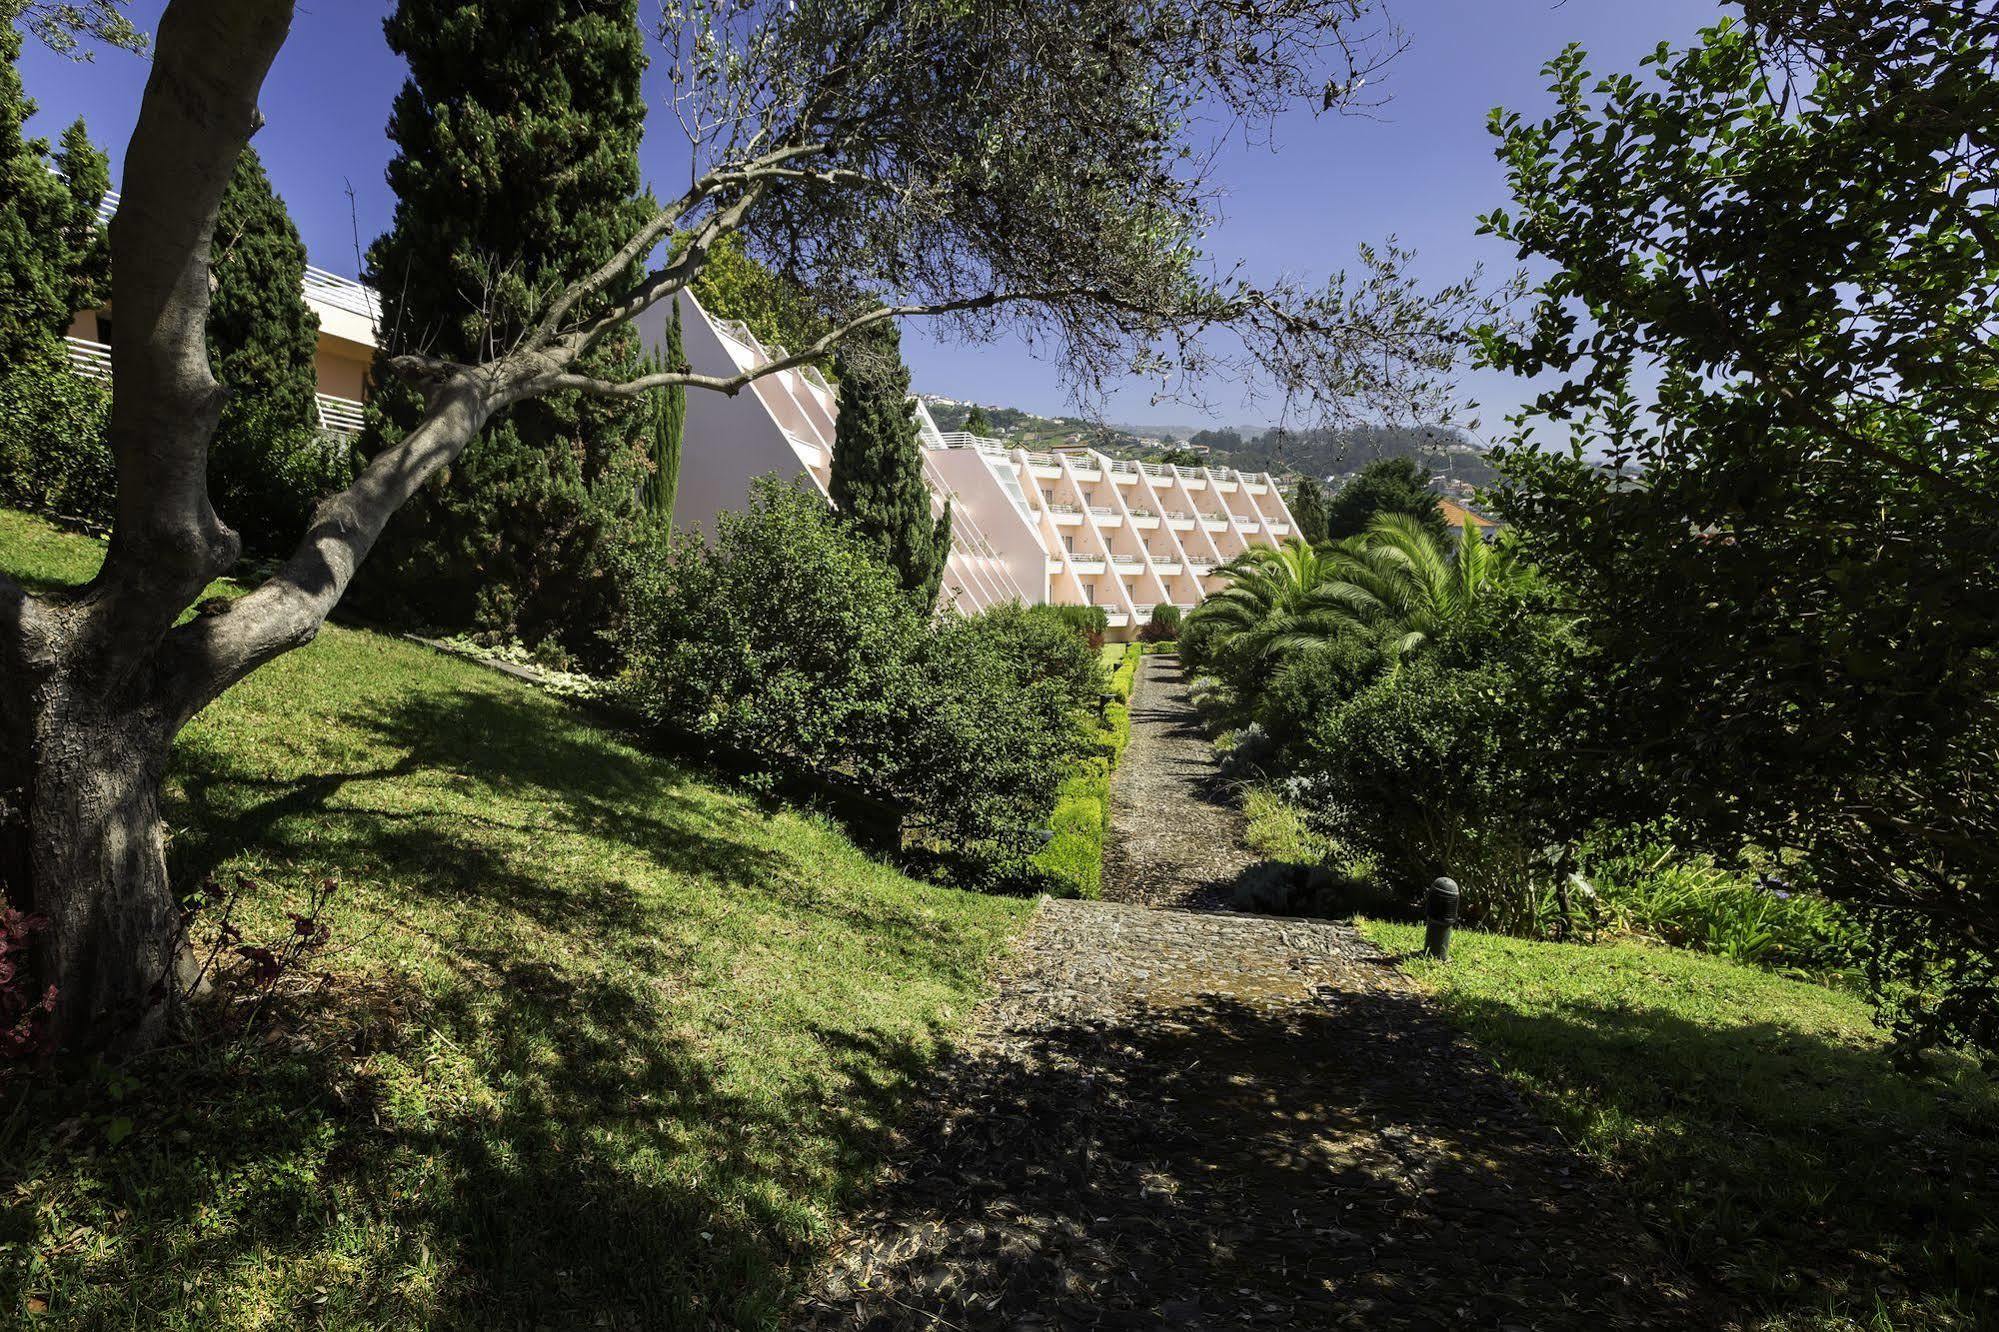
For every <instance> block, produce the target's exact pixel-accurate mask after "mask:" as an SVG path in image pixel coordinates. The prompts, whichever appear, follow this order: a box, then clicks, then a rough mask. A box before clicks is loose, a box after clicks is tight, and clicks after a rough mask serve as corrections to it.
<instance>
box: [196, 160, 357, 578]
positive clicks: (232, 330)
mask: <svg viewBox="0 0 1999 1332" xmlns="http://www.w3.org/2000/svg"><path fill="white" fill-rule="evenodd" d="M305 259H306V254H305V243H304V242H303V241H301V240H300V239H299V234H298V228H297V227H296V226H295V225H294V224H293V223H292V219H291V214H290V213H289V212H287V211H286V210H285V205H284V203H283V201H282V200H280V199H279V198H278V197H277V195H276V194H274V193H273V192H272V191H271V182H270V178H269V177H268V176H267V175H265V173H264V164H263V160H262V159H261V158H259V157H258V155H257V150H256V149H254V148H245V149H244V150H243V154H242V156H240V157H238V158H237V159H236V167H235V170H234V172H233V173H232V174H231V175H230V177H229V185H228V188H227V189H226V190H224V191H223V194H222V208H221V211H220V212H219V213H218V214H217V216H216V221H215V239H214V243H213V248H212V251H211V257H210V260H209V265H210V273H211V276H212V279H213V282H214V287H213V292H212V295H211V296H210V299H209V308H208V352H209V358H210V360H211V361H212V363H213V365H214V368H215V377H216V380H217V381H218V382H219V383H221V384H222V386H223V387H224V388H226V389H228V390H229V401H228V403H227V404H226V405H225V406H224V407H223V409H222V419H221V421H220V422H219V423H218V424H217V426H216V430H215V437H214V440H213V442H212V443H211V444H210V447H209V463H208V481H209V492H210V494H211V496H212V497H213V499H214V501H215V506H216V509H217V511H218V512H220V513H221V515H222V517H223V519H224V520H225V521H227V522H228V523H229V524H230V525H231V526H232V527H234V528H235V529H236V530H237V532H239V533H240V534H241V535H242V537H243V543H244V547H245V548H246V549H248V550H252V551H259V552H270V551H276V550H279V549H281V548H282V547H283V546H284V545H286V544H288V543H289V542H292V541H296V540H297V539H298V536H299V533H300V532H302V531H303V530H304V528H305V526H306V522H307V520H308V519H309V518H310V517H311V511H312V505H313V503H314V501H315V500H316V498H317V496H318V494H319V492H320V491H322V490H326V489H331V488H332V486H333V483H334V482H335V481H337V480H340V479H342V476H341V467H340V464H341V461H342V452H343V451H338V450H335V449H333V448H331V447H330V446H328V445H326V444H323V443H322V442H321V440H320V438H319V404H318V401H317V399H316V398H315V397H314V394H315V392H316V391H317V388H318V372H317V368H316V365H315V360H316V352H317V349H318V345H319V316H318V315H316V314H314V313H313V312H312V307H311V306H309V305H308V304H306V300H305V291H304V286H303V284H304V281H305Z"/></svg>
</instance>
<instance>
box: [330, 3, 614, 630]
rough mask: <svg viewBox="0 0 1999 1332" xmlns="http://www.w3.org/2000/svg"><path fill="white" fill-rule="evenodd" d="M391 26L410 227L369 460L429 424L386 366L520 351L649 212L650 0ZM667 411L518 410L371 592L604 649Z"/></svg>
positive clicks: (455, 622) (436, 491)
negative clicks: (560, 298) (621, 560)
mask: <svg viewBox="0 0 1999 1332" xmlns="http://www.w3.org/2000/svg"><path fill="white" fill-rule="evenodd" d="M384 28H385V31H386V32H387V35H388V40H389V46H390V48H391V49H392V50H394V51H395V52H396V53H397V54H398V55H400V56H402V57H403V58H404V59H405V60H406V61H407V62H408V64H409V70H410V76H409V80H408V82H406V83H405V84H404V86H403V89H402V92H401V93H400V94H399V95H398V96H397V98H396V102H395V108H394V111H393V114H392V116H391V119H390V121H389V137H390V138H391V139H392V140H393V141H394V142H395V144H396V147H397V153H396V156H395V158H394V159H393V160H392V161H391V162H390V164H389V170H388V177H389V183H390V185H391V187H393V189H394V190H395V193H396V199H397V204H396V213H395V220H394V224H393V226H392V227H391V229H390V231H389V232H388V233H387V234H386V235H384V236H382V237H381V238H380V239H378V240H377V241H376V242H375V243H374V245H373V246H372V247H371V248H370V250H369V252H368V269H369V275H370V278H371V280H372V281H373V283H374V285H375V288H376V290H377V291H378V292H379V293H380V294H381V299H382V326H383V333H384V336H383V338H382V345H381V350H380V353H379V357H378V360H377V362H376V376H375V378H376V383H377V389H376V397H375V399H374V401H373V403H372V408H373V410H372V412H371V416H372V418H373V420H372V423H371V430H370V439H369V442H368V446H369V447H371V448H373V447H380V446H381V445H383V444H386V443H387V442H390V441H393V440H395V439H398V438H400V437H401V434H402V433H403V432H404V431H406V430H408V429H409V428H410V427H411V426H412V425H413V424H414V422H415V421H416V420H417V418H418V416H419V414H420V412H421V401H420V399H419V397H418V395H417V394H416V393H415V392H414V391H413V390H412V389H410V388H409V387H408V386H406V385H403V384H400V383H396V382H393V376H392V375H391V374H390V373H389V372H388V371H387V370H386V367H385V364H384V362H385V361H386V359H387V358H388V357H390V356H393V355H395V354H397V353H400V352H403V351H406V350H423V351H429V352H431V353H433V354H437V355H442V356H447V357H452V358H456V359H464V360H470V359H478V358H481V357H484V356H488V355H491V354H492V353H493V352H494V351H495V350H496V349H500V348H504V347H506V346H508V345H510V344H511V342H512V341H513V339H514V338H515V337H516V336H517V335H518V333H519V332H520V330H521V329H522V328H523V326H524V325H526V324H527V323H529V322H530V321H531V320H532V319H533V318H534V316H535V314H536V312H537V311H538V310H539V308H540V307H541V306H542V304H543V303H544V302H545V301H546V300H547V299H549V298H550V297H551V296H552V295H554V293H556V292H557V291H559V290H560V289H561V288H562V287H563V286H564V285H565V284H567V283H569V282H571V281H574V280H575V279H577V278H579V277H582V276H583V275H584V274H586V273H588V272H590V271H591V270H593V269H595V268H596V267H598V266H599V265H600V264H602V263H603V262H604V261H605V260H606V259H608V258H610V257H611V255H612V254H613V253H615V252H616V250H617V248H618V246H619V245H620V244H622V243H623V241H624V240H625V239H626V238H627V237H628V236H630V235H631V233H632V232H633V231H635V230H636V229H637V228H638V227H639V226H640V225H642V224H643V222H644V220H645V219H646V218H647V217H648V216H649V215H650V212H651V205H650V202H649V201H647V200H645V199H643V198H641V197H640V193H639V162H638V148H639V140H640V137H641V135H642V134H643V132H644V127H645V99H644V96H643V93H642V91H641V88H640V78H641V75H642V74H643V72H644V70H645V64H646V59H645V49H644V43H643V40H642V37H641V33H640V30H639V25H638V5H637V0H476V2H475V0H400V3H398V5H397V6H396V9H395V12H394V13H393V14H392V15H390V17H389V19H388V20H387V22H386V23H385V24H384ZM636 357H637V350H636V344H635V342H634V341H633V340H632V339H631V338H630V336H629V335H625V336H624V337H623V338H622V339H621V340H619V341H617V342H616V343H615V345H607V346H605V347H603V348H601V349H600V350H599V351H598V353H597V355H596V358H595V359H594V361H593V362H590V363H586V365H585V366H584V367H582V368H584V369H585V370H587V371H590V372H593V373H600V374H608V375H616V374H617V373H619V371H620V370H621V369H623V368H625V367H628V366H629V365H630V364H632V363H633V362H634V361H635V360H636ZM650 415H651V412H650V410H649V407H648V404H646V403H644V402H605V401H602V400H593V399H584V398H581V397H579V396H577V395H574V394H565V395H560V396H557V397H554V398H550V399H546V400H542V401H538V402H532V403H524V404H521V405H520V406H518V407H516V408H514V409H512V410H511V411H509V412H507V413H505V414H504V415H503V416H501V417H500V418H498V419H496V420H495V421H494V422H493V423H492V424H491V425H489V426H488V427H487V429H486V431H485V432H484V433H483V434H482V435H481V436H480V438H479V439H477V440H475V441H474V442H473V443H472V444H471V445H470V446H469V447H468V448H467V449H466V450H465V452H464V453H463V454H462V455H461V456H460V457H459V459H458V461H457V463H456V464H455V465H454V466H453V467H452V468H450V469H448V470H447V471H446V473H445V474H444V475H443V477H442V478H441V480H440V482H438V483H436V484H434V485H433V486H432V487H430V488H428V489H427V490H426V491H425V492H424V493H423V494H421V495H419V496H418V497H416V498H415V499H414V500H412V501H411V503H410V504H408V505H406V506H405V507H404V511H403V512H402V513H401V514H399V515H398V517H397V519H396V521H395V522H394V523H392V524H391V525H390V528H389V530H388V532H387V533H386V534H385V540H384V542H383V544H382V546H381V547H380V548H378V550H377V553H376V555H375V558H374V559H372V560H371V561H370V562H369V563H370V566H372V567H371V568H370V569H369V570H368V572H369V574H370V577H369V580H368V585H367V587H366V588H364V595H365V594H368V593H372V594H373V596H372V599H373V600H374V601H375V602H376V603H377V605H378V606H380V607H381V608H382V609H384V610H386V611H389V612H390V613H401V614H404V615H407V616H411V617H414V618H417V619H420V620H422V621H424V622H426V623H431V624H436V625H441V626H445V627H451V628H481V629H489V630H499V631H503V632H508V633H512V634H516V635H518V636H520V637H522V638H524V639H527V640H529V641H531V642H539V641H542V640H545V639H550V638H554V639H557V640H559V641H560V642H561V643H562V644H563V645H564V646H566V647H567V648H569V649H570V650H571V651H573V652H576V653H579V654H583V655H586V656H588V655H591V654H592V653H594V652H600V651H601V647H602V640H601V638H600V633H601V631H602V630H603V629H604V628H605V627H606V626H607V624H608V623H609V621H610V620H611V619H612V618H613V617H614V616H615V614H616V613H617V606H618V589H617V580H616V578H615V577H614V572H613V561H612V560H611V558H610V556H611V553H612V546H613V545H614V544H615V543H616V542H618V541H620V540H622V539H623V535H624V532H625V530H626V529H625V521H626V520H627V519H628V518H630V517H633V516H635V508H636V506H635V500H634V495H635V492H636V491H637V490H638V487H639V482H640V481H641V479H642V478H643V476H644V469H645V466H646V455H647V453H648V452H649V440H648V422H649V418H650Z"/></svg>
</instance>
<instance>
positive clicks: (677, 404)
mask: <svg viewBox="0 0 1999 1332" xmlns="http://www.w3.org/2000/svg"><path fill="white" fill-rule="evenodd" d="M654 360H655V362H656V365H657V368H659V369H662V370H684V369H686V368H687V352H686V348H685V344H684V342H683V341H682V335H681V329H680V302H679V301H675V302H674V303H673V313H672V314H671V315H669V316H668V317H667V321H666V351H665V353H664V354H663V355H660V356H657V357H655V358H654ZM647 404H648V406H649V407H650V409H651V413H652V420H651V428H652V474H651V475H650V476H648V477H647V478H646V483H645V489H644V491H643V492H642V497H643V499H644V501H645V507H646V512H648V513H650V514H651V515H652V517H653V521H654V522H655V523H657V524H658V525H659V526H660V528H661V529H662V530H665V531H672V530H673V502H674V499H675V498H676V497H677V496H678V495H679V493H680V446H681V444H682V443H683V442H684V437H685V435H686V431H687V389H686V387H685V386H684V385H680V384H675V385H674V386H673V387H672V388H668V389H662V390H660V391H659V392H657V393H655V394H653V395H652V396H651V397H650V398H649V399H648V400H647Z"/></svg>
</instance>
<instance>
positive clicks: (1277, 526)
mask: <svg viewBox="0 0 1999 1332" xmlns="http://www.w3.org/2000/svg"><path fill="white" fill-rule="evenodd" d="M1264 526H1265V527H1268V528H1269V529H1270V535H1272V536H1280V537H1281V536H1290V535H1291V524H1289V523H1265V524H1264Z"/></svg>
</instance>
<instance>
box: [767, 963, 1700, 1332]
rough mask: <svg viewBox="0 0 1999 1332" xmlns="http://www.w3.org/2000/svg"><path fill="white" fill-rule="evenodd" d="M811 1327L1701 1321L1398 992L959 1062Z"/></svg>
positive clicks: (1205, 1007)
mask: <svg viewBox="0 0 1999 1332" xmlns="http://www.w3.org/2000/svg"><path fill="white" fill-rule="evenodd" d="M808 1317H809V1321H808V1323H807V1324H806V1325H807V1326H810V1327H812V1328H815V1329H820V1330H821V1332H831V1330H832V1329H859V1328H869V1329H909V1330H910V1332H915V1330H916V1329H932V1328H935V1327H940V1326H948V1327H957V1328H962V1329H965V1330H966V1332H972V1330H973V1329H978V1330H981V1332H983V1330H985V1329H1002V1328H1012V1327H1016V1326H1024V1325H1033V1326H1043V1325H1046V1326H1055V1327H1103V1328H1133V1329H1137V1328H1156V1327H1171V1326H1188V1327H1234V1326H1238V1325H1242V1324H1248V1325H1254V1326H1258V1327H1280V1328H1314V1329H1324V1328H1333V1327H1346V1326H1353V1327H1366V1328H1413V1327H1423V1328H1438V1327H1500V1326H1532V1327H1537V1328H1588V1329H1596V1328H1601V1327H1658V1328H1684V1327H1696V1326H1699V1327H1709V1326H1717V1325H1719V1324H1720V1322H1721V1319H1720V1317H1719V1316H1718V1314H1717V1311H1716V1309H1715V1308H1714V1307H1713V1306H1712V1305H1711V1303H1710V1302H1709V1300H1708V1299H1707V1298H1706V1297H1705V1296H1703V1295H1701V1294H1698V1293H1695V1292H1691V1291H1689V1290H1688V1289H1687V1288H1686V1287H1685V1285H1684V1284H1683V1283H1682V1282H1681V1281H1680V1280H1678V1279H1677V1278H1676V1276H1675V1274H1674V1272H1673V1270H1672V1268H1671V1265H1670V1264H1669V1263H1667V1262H1665V1261H1664V1260H1663V1258H1662V1257H1661V1255H1660V1254H1659V1251H1658V1250H1657V1248H1656V1247H1655V1246H1653V1245H1651V1244H1650V1243H1649V1242H1648V1241H1646V1240H1645V1239H1644V1238H1643V1237H1642V1234H1641V1232H1640V1230H1639V1226H1638V1223H1637V1221H1636V1219H1635V1217H1634V1216H1633V1215H1632V1214H1631V1211H1630V1208H1629V1206H1628V1204H1626V1203H1625V1202H1624V1201H1623V1200H1622V1198H1621V1197H1619V1196H1618V1195H1617V1191H1616V1189H1615V1186H1614V1185H1613V1184H1612V1183H1611V1182H1610V1181H1608V1180H1605V1179H1603V1178H1601V1177H1600V1176H1598V1175H1597V1174H1596V1173H1595V1172H1594V1171H1592V1170H1590V1169H1589V1168H1588V1167H1587V1165H1586V1164H1585V1163H1584V1162H1583V1161H1582V1160H1580V1159H1579V1158H1577V1157H1576V1156H1574V1155H1573V1154H1572V1153H1570V1152H1568V1151H1567V1150H1566V1149H1564V1148H1563V1147H1562V1146H1561V1144H1560V1143H1559V1141H1558V1140H1557V1139H1555V1137H1554V1135H1553V1134H1551V1133H1549V1132H1548V1131H1547V1130H1546V1129H1545V1128H1544V1127H1542V1126H1541V1125H1540V1124H1539V1123H1538V1122H1537V1121H1535V1120H1534V1119H1533V1118H1532V1117H1531V1116H1530V1115H1528V1114H1527V1113H1526V1112H1525V1111H1524V1110H1523V1109H1522V1108H1521V1107H1520V1105H1519V1104H1518V1102H1517V1100H1516V1099H1515V1098H1514V1097H1513V1096H1512V1094H1511V1093H1510V1092H1509V1091H1508V1090H1507V1089H1506V1088H1505V1087H1504V1086H1503V1085H1502V1084H1501V1082H1500V1081H1499V1079H1498V1078H1497V1077H1496V1076H1495V1075H1494V1074H1492V1073H1491V1072H1490V1070H1488V1069H1486V1068H1485V1067H1484V1066H1483V1065H1482V1064H1481V1063H1480V1062H1478V1061H1477V1060H1476V1058H1475V1056H1472V1055H1471V1054H1469V1053H1468V1052H1467V1050H1466V1049H1465V1047H1464V1046H1463V1045H1462V1043H1460V1042H1458V1041H1457V1040H1456V1038H1455V1037H1454V1035H1453V1034H1452V1033H1451V1032H1450V1031H1449V1029H1448V1027H1447V1026H1446V1025H1445V1024H1444V1023H1443V1022H1442V1020H1441V1019H1440V1018H1439V1017H1438V1016H1437V1015H1436V1014H1435V1012H1434V1011H1433V1010H1432V1009H1430V1008H1429V1007H1428V1006H1427V1005H1425V1004H1423V1003H1422V1002H1421V1001H1419V1000H1417V999H1416V998H1414V997H1413V996H1411V995H1410V994H1408V993H1407V992H1403V991H1372V992H1345V991H1342V992H1336V993H1329V994H1327V995H1326V996H1325V999H1324V1002H1323V1003H1322V1005H1321V1006H1319V1007H1316V1008H1309V1007H1308V1008H1301V1007H1296V1006H1293V1004H1292V1003H1291V1002H1290V1000H1289V998H1288V997H1287V998H1286V999H1285V1000H1284V1001H1283V1002H1281V1003H1279V1004H1276V1005H1267V1004H1264V1003H1261V1002H1255V1003H1247V1002H1242V1001H1240V1000H1235V999H1220V998H1212V997H1211V998H1207V999H1204V1000H1202V1001H1200V1002H1198V1003H1195V1004H1192V1005H1189V1006H1186V1007H1176V1008H1170V1009H1159V1010H1154V1011H1152V1012H1150V1013H1141V1014H1140V1015H1138V1016H1135V1017H1129V1018H1121V1019H1114V1020H1106V1021H1075V1020H1071V1019H1066V1018H1065V1019H1061V1020H1052V1021H1048V1022H1046V1023H1045V1024H1043V1025H1038V1026H1035V1027H1034V1028H1033V1029H1032V1030H1031V1032H1029V1033H1021V1032H1015V1033H1014V1034H1013V1036H1012V1037H1011V1038H1010V1040H1008V1041H1005V1042H1002V1043H1001V1044H1000V1045H999V1047H998V1048H989V1049H985V1050H983V1051H981V1052H980V1053H979V1054H977V1055H974V1056H967V1057H964V1058H961V1059H958V1060H955V1061H954V1062H952V1063H951V1064H949V1065H947V1066H946V1068H945V1069H944V1070H943V1071H942V1072H941V1073H940V1075H939V1076H938V1078H937V1080H936V1082H935V1083H934V1084H933V1085H932V1086H931V1088H930V1095H929V1097H928V1098H927V1099H926V1102H925V1105H924V1109H923V1111H922V1113H921V1114H920V1115H919V1116H916V1117H915V1123H914V1125H913V1127H912V1130H911V1132H910V1135H909V1140H908V1145H907V1146H906V1147H905V1148H903V1149H901V1150H898V1152H897V1153H896V1156H895V1159H894V1167H893V1173H892V1182H891V1183H890V1184H889V1185H888V1186H887V1187H886V1188H885V1189H884V1190H883V1191H882V1192H881V1193H880V1195H879V1196H878V1197H877V1198H876V1199H875V1200H874V1202H873V1206H872V1208H871V1209H870V1210H869V1211H867V1212H866V1213H865V1214H864V1215H863V1217H862V1218H861V1226H860V1237H859V1242H858V1243H856V1244H854V1245H852V1246H850V1247H848V1248H845V1249H844V1250H843V1252H842V1255H841V1259H840V1261H839V1263H838V1264H837V1265H836V1267H835V1268H834V1269H833V1270H832V1272H831V1273H830V1275H829V1276H828V1277H827V1278H826V1280H825V1281H824V1283H823V1284H822V1286H821V1287H820V1289H818V1290H817V1291H816V1292H815V1293H814V1295H813V1296H812V1298H811V1300H810V1303H809V1311H808Z"/></svg>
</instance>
